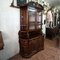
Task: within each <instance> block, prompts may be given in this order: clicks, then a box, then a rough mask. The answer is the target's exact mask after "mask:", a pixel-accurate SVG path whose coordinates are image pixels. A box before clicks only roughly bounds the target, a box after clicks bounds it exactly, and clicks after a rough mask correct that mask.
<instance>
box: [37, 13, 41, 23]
mask: <svg viewBox="0 0 60 60" xmlns="http://www.w3.org/2000/svg"><path fill="white" fill-rule="evenodd" d="M37 22H38V23H41V13H37Z"/></svg>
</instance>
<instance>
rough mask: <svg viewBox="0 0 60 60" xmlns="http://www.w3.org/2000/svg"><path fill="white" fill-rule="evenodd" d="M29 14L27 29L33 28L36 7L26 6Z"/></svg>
mask: <svg viewBox="0 0 60 60" xmlns="http://www.w3.org/2000/svg"><path fill="white" fill-rule="evenodd" d="M28 14H29V15H28V16H29V29H35V20H36V9H35V8H32V7H29V8H28Z"/></svg>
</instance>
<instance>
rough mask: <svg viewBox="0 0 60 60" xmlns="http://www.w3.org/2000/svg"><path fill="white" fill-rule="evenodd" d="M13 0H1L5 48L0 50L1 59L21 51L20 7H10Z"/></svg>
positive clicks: (0, 17)
mask: <svg viewBox="0 0 60 60" xmlns="http://www.w3.org/2000/svg"><path fill="white" fill-rule="evenodd" d="M11 2H12V0H1V1H0V31H2V35H3V41H4V49H3V50H0V60H7V59H8V58H10V57H12V56H14V55H15V54H17V53H19V43H18V31H19V25H20V23H19V19H20V12H19V9H16V8H12V7H10V4H11Z"/></svg>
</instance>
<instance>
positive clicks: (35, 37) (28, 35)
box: [11, 1, 44, 58]
mask: <svg viewBox="0 0 60 60" xmlns="http://www.w3.org/2000/svg"><path fill="white" fill-rule="evenodd" d="M11 6H12V7H15V8H19V9H20V31H19V33H18V34H19V44H20V54H21V56H22V57H25V58H28V57H31V56H32V55H33V54H35V53H37V52H38V51H41V50H43V49H44V37H43V34H42V13H41V12H42V10H43V6H41V5H40V4H38V3H36V2H33V1H31V2H29V3H26V4H19V5H18V6H14V5H13V4H11Z"/></svg>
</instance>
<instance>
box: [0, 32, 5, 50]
mask: <svg viewBox="0 0 60 60" xmlns="http://www.w3.org/2000/svg"><path fill="white" fill-rule="evenodd" d="M3 47H4V43H3V38H2V33H1V31H0V50H2V49H3Z"/></svg>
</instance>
